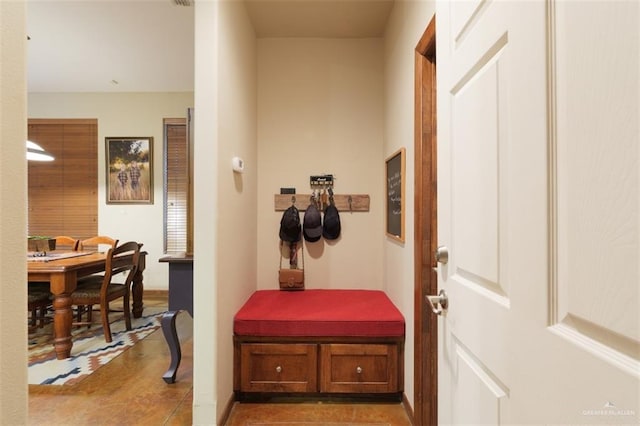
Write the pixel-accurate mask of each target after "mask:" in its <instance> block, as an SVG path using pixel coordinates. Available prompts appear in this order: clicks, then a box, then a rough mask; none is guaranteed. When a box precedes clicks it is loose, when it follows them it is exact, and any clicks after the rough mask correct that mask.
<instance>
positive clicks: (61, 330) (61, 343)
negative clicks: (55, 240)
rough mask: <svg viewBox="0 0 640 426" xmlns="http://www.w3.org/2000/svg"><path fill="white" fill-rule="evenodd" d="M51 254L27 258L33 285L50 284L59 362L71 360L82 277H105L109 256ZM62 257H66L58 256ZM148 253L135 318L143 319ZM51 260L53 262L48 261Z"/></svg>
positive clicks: (138, 279) (136, 287)
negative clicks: (74, 303)
mask: <svg viewBox="0 0 640 426" xmlns="http://www.w3.org/2000/svg"><path fill="white" fill-rule="evenodd" d="M55 254H56V252H55V251H53V252H50V253H49V256H48V257H46V258H45V257H40V258H38V257H29V256H28V257H27V272H28V278H29V282H43V283H44V282H47V283H49V290H50V291H51V294H52V295H53V297H54V299H53V310H54V314H53V330H54V343H53V345H54V349H55V351H56V357H57V358H58V359H65V358H69V357H70V356H71V348H72V347H73V342H72V340H71V325H72V322H73V307H72V305H71V293H72V292H73V291H74V290H75V288H76V284H77V280H78V278H80V277H84V276H87V275H91V274H95V273H101V272H104V271H105V267H106V256H107V254H106V253H101V252H76V253H75V255H73V256H72V257H64V256H65V255H64V254H63V255H62V256H59V257H57V256H55ZM57 254H62V253H57ZM146 254H147V253H146V252H142V251H141V252H140V260H139V263H138V271H137V272H136V275H135V277H134V279H133V284H132V288H131V293H132V299H133V306H132V313H133V317H134V318H140V317H141V316H142V310H143V305H142V292H143V282H142V277H143V275H142V274H143V272H144V269H145V264H146ZM131 256H133V254H129V255H123V256H118V257H116V258H114V262H115V263H116V264H117V263H119V262H124V261H125V260H126V259H127V258H130V257H131ZM48 259H49V260H48Z"/></svg>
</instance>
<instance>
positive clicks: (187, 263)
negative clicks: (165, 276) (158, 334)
mask: <svg viewBox="0 0 640 426" xmlns="http://www.w3.org/2000/svg"><path fill="white" fill-rule="evenodd" d="M160 262H166V263H168V264H169V311H168V312H166V313H165V314H164V315H163V317H162V332H163V333H164V338H165V339H166V340H167V345H169V351H170V352H171V363H170V364H169V369H168V370H167V371H166V373H164V375H163V376H162V378H163V379H164V381H165V382H166V383H175V381H176V372H177V371H178V367H179V366H180V360H181V358H182V352H181V350H180V341H179V340H178V333H177V332H176V317H177V316H178V314H179V313H180V311H183V310H185V311H187V312H188V313H189V315H190V316H191V318H193V256H165V257H162V258H160Z"/></svg>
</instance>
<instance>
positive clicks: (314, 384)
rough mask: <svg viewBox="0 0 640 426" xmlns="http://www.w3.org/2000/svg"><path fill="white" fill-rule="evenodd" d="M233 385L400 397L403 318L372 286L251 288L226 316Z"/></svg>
mask: <svg viewBox="0 0 640 426" xmlns="http://www.w3.org/2000/svg"><path fill="white" fill-rule="evenodd" d="M233 331H234V391H235V393H236V396H237V398H238V399H244V397H246V396H249V395H252V394H256V393H266V394H298V393H302V394H319V395H321V394H332V395H333V394H349V395H353V394H359V395H368V396H373V395H378V396H385V397H388V396H393V397H394V398H401V395H402V391H403V383H404V382H403V375H404V368H403V366H404V336H405V322H404V318H403V316H402V314H401V313H400V311H399V310H398V309H397V308H396V306H395V305H394V304H393V303H392V302H391V300H390V299H389V298H388V297H387V295H386V294H385V293H384V292H382V291H379V290H304V291H281V290H259V291H256V292H255V293H253V294H252V295H251V297H250V298H249V299H248V300H247V302H246V303H245V304H244V305H243V306H242V307H241V308H240V310H239V311H238V312H237V313H236V315H235V317H234V323H233Z"/></svg>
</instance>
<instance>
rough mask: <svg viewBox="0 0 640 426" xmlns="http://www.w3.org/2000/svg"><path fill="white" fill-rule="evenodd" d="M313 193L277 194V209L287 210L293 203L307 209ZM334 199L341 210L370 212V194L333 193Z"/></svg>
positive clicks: (298, 207)
mask: <svg viewBox="0 0 640 426" xmlns="http://www.w3.org/2000/svg"><path fill="white" fill-rule="evenodd" d="M311 197H312V194H275V195H274V204H275V209H276V211H285V210H286V209H287V208H289V206H291V204H293V205H295V206H296V208H297V209H298V210H300V211H305V210H306V209H307V206H308V205H309V202H310V201H311ZM333 201H334V203H335V205H336V208H337V209H338V211H339V212H368V211H369V195H366V194H344V195H343V194H333Z"/></svg>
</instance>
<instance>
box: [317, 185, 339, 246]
mask: <svg viewBox="0 0 640 426" xmlns="http://www.w3.org/2000/svg"><path fill="white" fill-rule="evenodd" d="M340 230H341V226H340V214H339V213H338V209H337V208H336V205H335V202H334V201H333V190H332V189H331V188H329V205H328V206H327V207H326V208H325V209H324V220H323V223H322V236H323V237H324V238H325V239H327V240H335V239H337V238H338V237H339V236H340Z"/></svg>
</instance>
